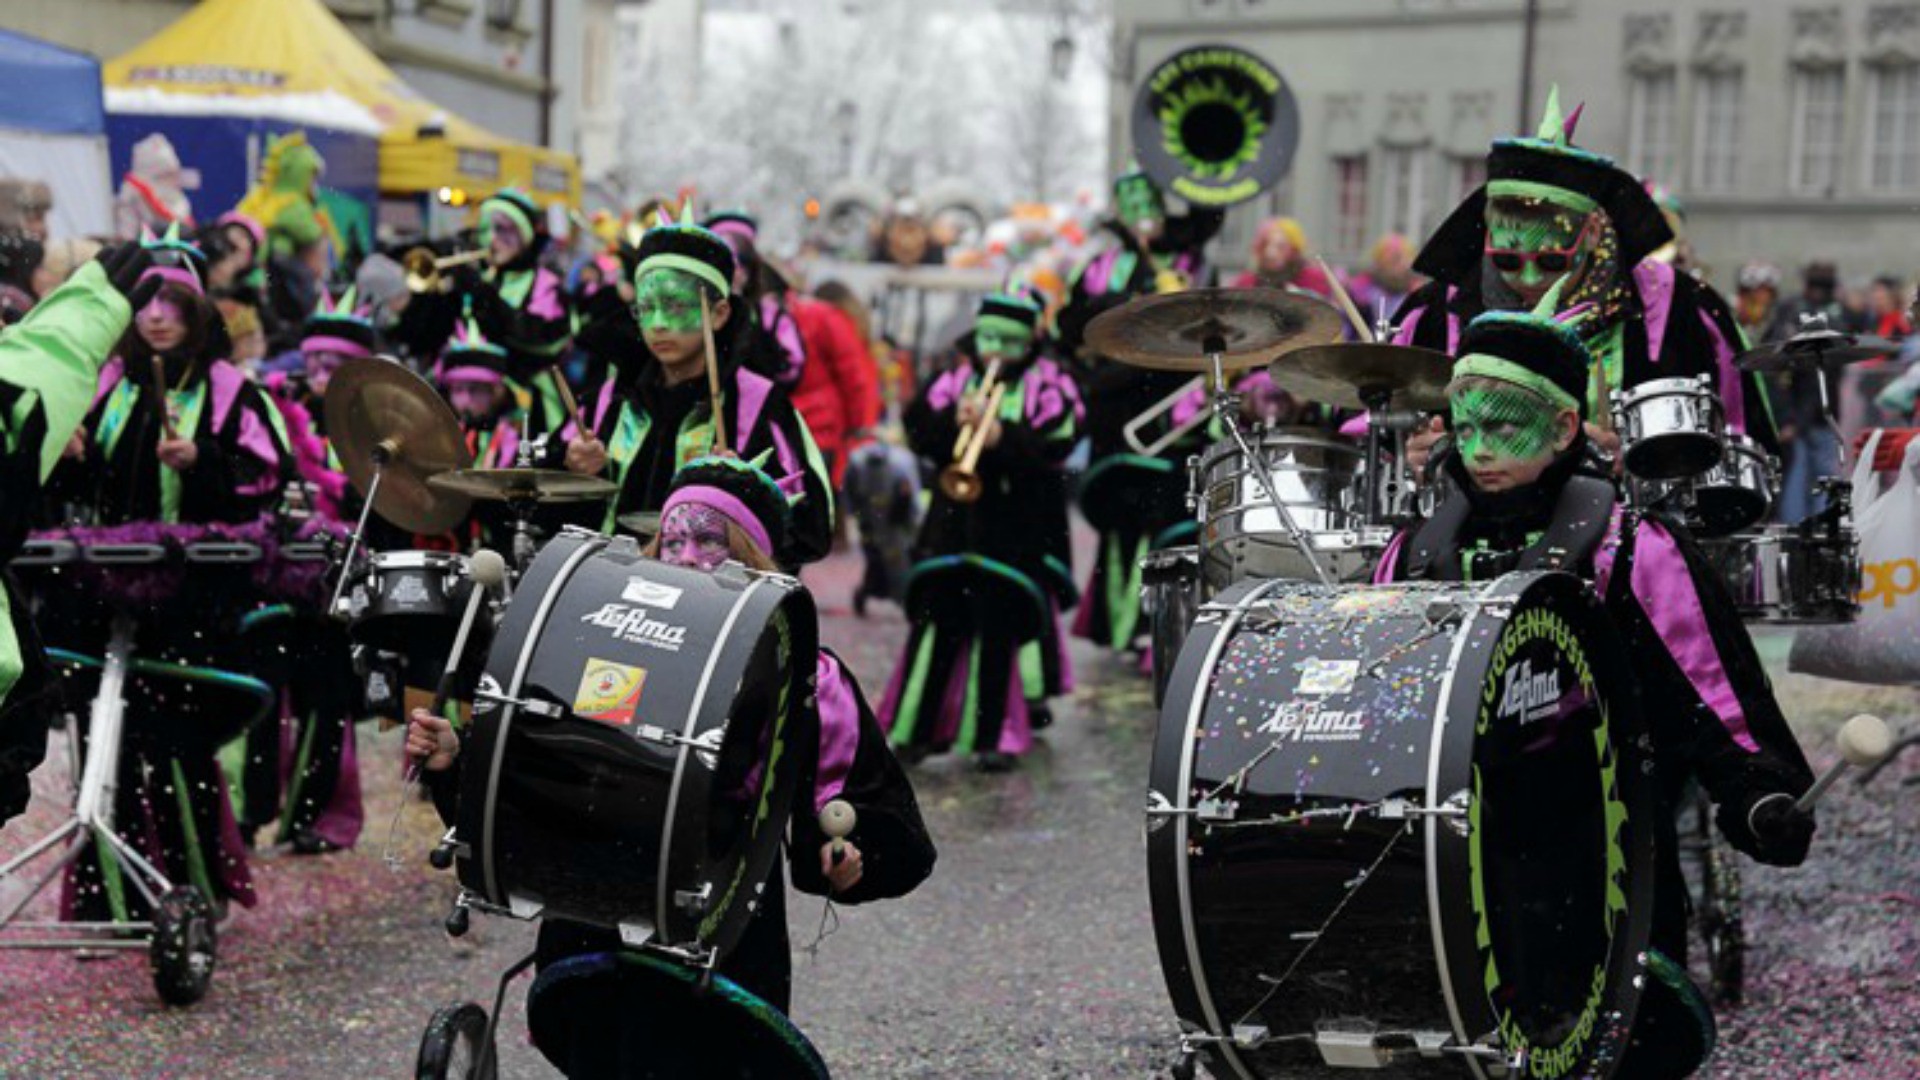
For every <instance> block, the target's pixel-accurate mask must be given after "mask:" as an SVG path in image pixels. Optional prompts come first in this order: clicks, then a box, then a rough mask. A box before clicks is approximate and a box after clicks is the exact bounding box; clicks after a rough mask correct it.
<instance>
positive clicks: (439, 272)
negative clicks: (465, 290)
mask: <svg viewBox="0 0 1920 1080" xmlns="http://www.w3.org/2000/svg"><path fill="white" fill-rule="evenodd" d="M486 257H487V251H486V249H485V248H477V249H475V250H473V251H462V252H459V253H458V254H454V255H435V254H434V253H433V249H432V248H430V247H426V246H425V245H422V246H420V247H417V248H411V249H409V250H408V251H407V253H406V254H405V255H402V256H401V257H400V265H401V266H404V267H406V270H407V291H408V292H411V293H443V292H447V291H449V290H450V289H452V288H453V279H451V278H449V277H447V275H446V271H448V270H451V269H453V268H454V267H456V266H466V265H469V264H471V263H477V262H479V261H480V260H482V259H484V258H486Z"/></svg>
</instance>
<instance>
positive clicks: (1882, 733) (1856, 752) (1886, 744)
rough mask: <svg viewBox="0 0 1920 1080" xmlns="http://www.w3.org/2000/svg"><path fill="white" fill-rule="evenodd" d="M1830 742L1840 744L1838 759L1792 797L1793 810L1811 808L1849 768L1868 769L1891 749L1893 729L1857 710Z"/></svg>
mask: <svg viewBox="0 0 1920 1080" xmlns="http://www.w3.org/2000/svg"><path fill="white" fill-rule="evenodd" d="M1834 741H1835V742H1837V743H1839V744H1840V760H1839V761H1836V762H1834V763H1833V768H1831V769H1828V770H1827V771H1826V772H1824V773H1822V774H1820V779H1818V780H1815V781H1814V782H1813V786H1812V787H1810V788H1808V789H1807V793H1806V794H1805V795H1802V796H1800V797H1799V798H1798V799H1795V800H1794V802H1793V812H1794V813H1796V814H1804V813H1806V812H1807V811H1809V810H1811V809H1813V804H1814V803H1816V802H1819V801H1820V796H1822V795H1825V794H1826V793H1827V789H1828V788H1830V787H1832V786H1833V784H1834V781H1836V780H1838V779H1840V777H1841V775H1842V774H1844V773H1845V772H1846V771H1847V770H1848V769H1849V768H1854V769H1868V768H1872V767H1873V766H1875V765H1878V764H1880V763H1881V762H1882V761H1885V760H1886V759H1887V755H1888V754H1890V753H1892V752H1893V732H1891V731H1889V730H1888V729H1887V722H1886V721H1885V720H1882V719H1880V718H1879V717H1877V716H1873V715H1871V714H1868V713H1861V714H1860V715H1858V716H1856V717H1854V718H1853V719H1851V720H1849V721H1847V722H1846V725H1845V726H1843V727H1842V728H1841V729H1840V734H1839V735H1838V736H1836V737H1835V738H1834Z"/></svg>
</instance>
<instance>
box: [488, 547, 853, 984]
mask: <svg viewBox="0 0 1920 1080" xmlns="http://www.w3.org/2000/svg"><path fill="white" fill-rule="evenodd" d="M817 634H818V629H817V623H816V617H815V614H814V608H813V599H812V597H811V596H810V595H809V594H808V593H807V591H806V590H805V589H804V588H802V587H801V585H800V583H799V582H798V581H795V580H794V579H792V578H788V577H781V576H778V575H773V574H759V573H754V572H751V571H747V570H743V569H740V568H738V567H736V566H728V567H723V568H722V569H721V570H720V571H718V572H716V573H712V574H707V573H701V572H699V571H694V570H687V569H682V568H680V567H675V566H669V565H667V564H665V563H660V562H655V561H653V560H651V559H646V558H643V557H642V556H641V555H640V550H639V546H638V545H637V544H636V543H634V541H633V540H632V539H630V538H624V537H623V538H618V539H609V538H608V537H605V536H602V535H599V534H595V533H586V532H582V531H578V530H571V529H570V530H567V531H565V532H563V533H562V534H561V535H560V536H559V537H558V538H556V539H555V540H553V541H552V542H551V543H549V544H548V545H547V546H546V547H545V548H544V549H543V550H542V551H541V552H540V555H539V557H538V558H537V559H535V560H534V563H533V566H532V567H531V568H530V569H529V570H528V572H527V575H526V576H525V577H524V578H523V579H522V580H521V582H520V584H519V587H518V589H516V590H515V593H514V599H513V603H512V605H511V606H510V607H509V608H508V610H507V614H506V618H505V620H504V621H503V622H502V624H501V626H500V628H499V630H498V632H497V633H496V635H495V637H494V643H493V648H492V651H491V653H490V654H489V656H488V658H487V666H486V670H485V674H484V675H482V677H481V680H480V688H479V690H478V692H477V693H476V694H475V703H474V713H473V727H472V732H471V736H470V738H469V740H468V746H467V748H466V749H465V750H464V751H463V755H462V756H463V757H464V758H465V761H466V764H465V766H464V768H463V770H462V775H461V791H460V819H459V823H458V829H457V830H456V837H457V839H458V843H457V845H456V847H455V851H456V854H457V862H458V870H459V876H460V883H461V884H462V885H464V886H465V887H466V888H467V889H468V890H469V891H470V892H472V893H473V894H475V895H477V896H479V897H480V898H482V899H483V900H485V901H486V902H488V903H490V904H494V905H497V906H499V907H501V908H505V909H508V910H510V911H512V912H513V913H514V914H516V915H519V916H522V917H526V918H532V917H535V916H556V917H560V918H566V919H572V920H576V921H579V922H585V923H590V924H594V925H597V926H603V927H608V928H612V929H617V930H619V931H620V932H621V935H622V938H623V939H624V940H625V941H627V942H628V943H629V944H633V945H647V946H649V947H652V948H655V949H659V950H661V951H664V952H669V953H673V954H675V955H678V956H681V957H682V958H684V959H690V960H695V961H704V960H708V959H711V958H713V957H714V956H716V955H724V954H725V953H726V952H727V951H728V950H729V949H731V948H732V946H733V944H734V943H735V942H736V941H737V940H738V939H739V936H740V932H741V931H742V930H743V929H744V928H745V925H746V920H747V918H748V917H749V916H750V915H751V914H752V911H753V909H754V908H755V907H756V906H757V904H758V902H759V897H760V892H761V890H762V888H763V887H764V886H765V884H766V882H767V878H768V875H769V873H770V872H771V870H772V867H773V864H774V859H775V858H776V857H777V855H778V853H779V845H780V838H781V836H782V834H783V833H784V832H785V830H786V823H787V815H788V812H789V809H790V808H791V807H792V805H793V803H794V799H795V796H796V795H797V793H798V790H799V782H800V778H801V777H802V776H803V775H806V774H807V773H808V772H809V771H810V769H811V763H812V758H813V756H814V755H815V754H817V752H818V751H817V748H818V746H819V736H818V730H817V727H816V725H817V723H818V720H817V718H816V716H817V714H816V713H815V711H814V707H813V701H812V697H811V695H812V693H813V679H814V669H815V664H816V657H817V655H818V650H819V644H818V641H817Z"/></svg>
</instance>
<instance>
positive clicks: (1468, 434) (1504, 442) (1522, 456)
mask: <svg viewBox="0 0 1920 1080" xmlns="http://www.w3.org/2000/svg"><path fill="white" fill-rule="evenodd" d="M1447 405H1448V410H1449V412H1450V413H1451V414H1452V417H1453V440H1454V445H1455V446H1457V447H1458V448H1459V452H1460V460H1461V462H1462V463H1463V464H1465V465H1466V467H1467V470H1468V472H1470V473H1472V474H1473V476H1474V479H1475V481H1476V482H1478V483H1480V486H1481V487H1483V488H1487V489H1489V490H1497V489H1499V488H1502V487H1508V486H1513V485H1515V484H1524V483H1531V482H1532V481H1533V480H1534V479H1535V478H1537V477H1538V476H1539V475H1540V473H1541V471H1542V470H1544V469H1545V468H1546V466H1547V465H1548V463H1550V462H1551V461H1552V460H1553V457H1554V454H1555V453H1556V452H1557V448H1556V447H1555V446H1554V436H1555V434H1556V433H1557V429H1558V426H1559V425H1558V424H1557V422H1556V421H1557V418H1558V416H1559V412H1560V411H1559V410H1557V409H1555V408H1554V406H1553V405H1552V404H1551V403H1550V402H1548V401H1547V400H1545V399H1544V398H1542V397H1540V395H1538V394H1535V393H1533V392H1531V391H1528V390H1522V389H1520V388H1519V387H1517V386H1515V387H1508V386H1502V385H1500V384H1497V383H1486V382H1480V383H1477V384H1476V385H1473V386H1469V387H1465V388H1462V389H1460V390H1458V391H1456V392H1455V393H1454V394H1453V395H1452V396H1451V397H1450V398H1448V400H1447Z"/></svg>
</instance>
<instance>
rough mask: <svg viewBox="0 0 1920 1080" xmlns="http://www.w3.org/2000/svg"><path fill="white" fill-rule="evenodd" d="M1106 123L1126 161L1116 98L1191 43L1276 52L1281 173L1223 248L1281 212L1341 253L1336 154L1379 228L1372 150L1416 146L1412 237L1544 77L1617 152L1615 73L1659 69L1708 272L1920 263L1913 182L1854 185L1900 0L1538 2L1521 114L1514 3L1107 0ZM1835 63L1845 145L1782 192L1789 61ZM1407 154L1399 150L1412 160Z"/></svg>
mask: <svg viewBox="0 0 1920 1080" xmlns="http://www.w3.org/2000/svg"><path fill="white" fill-rule="evenodd" d="M1115 7H1116V30H1115V32H1116V35H1117V37H1116V42H1115V45H1116V50H1115V51H1116V57H1117V58H1118V63H1117V64H1116V66H1115V78H1114V95H1113V102H1112V114H1111V118H1110V123H1111V130H1112V132H1113V139H1112V145H1113V147H1114V154H1113V164H1114V166H1115V167H1116V168H1119V167H1121V166H1123V165H1124V163H1125V162H1126V161H1127V159H1128V158H1129V157H1130V156H1131V146H1132V143H1131V139H1130V136H1129V134H1128V132H1127V131H1126V110H1127V108H1128V106H1129V105H1130V103H1131V101H1132V98H1133V94H1134V89H1135V83H1136V81H1137V80H1138V79H1139V78H1141V77H1143V76H1144V74H1145V72H1146V71H1148V70H1149V69H1150V68H1151V66H1152V65H1153V64H1154V63H1155V62H1156V61H1158V60H1160V59H1162V58H1164V57H1165V56H1167V55H1169V54H1171V53H1173V52H1175V51H1177V50H1178V49H1180V48H1183V47H1186V46H1188V45H1192V44H1200V43H1205V42H1214V41H1224V42H1227V43H1230V44H1237V45H1240V46H1242V47H1244V48H1248V49H1250V50H1252V51H1253V52H1256V53H1259V54H1260V55H1262V56H1264V57H1266V58H1267V59H1268V60H1269V61H1270V62H1272V63H1274V64H1275V65H1276V66H1277V67H1278V68H1279V69H1280V71H1281V73H1282V74H1283V75H1284V76H1285V77H1286V78H1287V80H1288V82H1289V83H1290V84H1291V86H1292V88H1293V91H1294V93H1295V95H1296V96H1297V97H1298V98H1299V101H1300V108H1301V120H1302V125H1301V126H1302V131H1301V138H1300V147H1299V151H1298V154H1297V156H1296V158H1295V164H1294V168H1293V170H1292V173H1291V175H1290V177H1289V178H1288V180H1287V181H1286V182H1285V183H1283V184H1282V185H1281V186H1280V187H1279V188H1278V189H1277V190H1276V191H1275V192H1272V193H1270V194H1269V195H1268V196H1266V197H1265V198H1263V199H1261V200H1256V201H1255V202H1254V203H1252V204H1249V205H1248V206H1247V207H1245V208H1242V209H1240V210H1237V211H1236V212H1235V213H1234V214H1232V215H1231V216H1230V219H1229V228H1228V232H1227V234H1226V236H1225V238H1224V241H1223V246H1222V256H1223V261H1238V260H1241V259H1243V258H1244V246H1245V241H1246V239H1247V235H1248V232H1249V230H1250V227H1251V225H1252V223H1253V222H1254V221H1255V220H1256V219H1257V218H1258V217H1259V216H1262V215H1264V214H1267V213H1288V214H1292V215H1293V216H1295V217H1298V218H1299V219H1300V221H1301V223H1302V225H1303V227H1304V228H1305V230H1306V232H1307V235H1308V238H1309V240H1310V241H1312V242H1313V243H1314V244H1315V245H1316V246H1317V247H1319V248H1320V249H1321V250H1323V251H1326V252H1327V253H1328V254H1329V255H1330V256H1332V257H1335V258H1338V259H1344V260H1349V261H1352V260H1357V259H1359V258H1361V257H1362V256H1363V251H1362V250H1361V247H1360V246H1356V245H1354V244H1352V243H1351V242H1346V240H1347V239H1350V238H1342V237H1340V236H1339V235H1338V230H1337V229H1336V213H1335V211H1336V209H1337V208H1336V206H1335V201H1336V188H1335V185H1334V164H1333V159H1334V158H1335V156H1336V155H1344V156H1349V157H1357V156H1359V155H1363V154H1364V155H1365V156H1366V158H1367V161H1368V177H1367V181H1368V188H1367V204H1368V205H1367V211H1368V221H1367V228H1366V230H1365V235H1366V236H1369V237H1371V236H1376V235H1378V234H1379V233H1380V232H1382V231H1384V230H1385V228H1386V227H1387V224H1388V222H1387V221H1386V220H1385V215H1386V213H1387V202H1388V198H1387V196H1388V191H1387V187H1388V181H1389V178H1388V176H1387V175H1386V171H1387V170H1386V167H1385V166H1386V164H1387V158H1388V157H1389V156H1390V155H1394V154H1399V155H1402V157H1401V160H1409V159H1417V160H1419V161H1420V162H1421V168H1422V170H1423V172H1422V175H1421V178H1420V187H1421V189H1422V192H1423V207H1424V209H1423V212H1422V213H1421V214H1420V215H1419V217H1420V224H1421V228H1420V230H1418V231H1421V232H1422V233H1424V231H1425V230H1427V229H1431V228H1432V227H1433V226H1434V225H1436V224H1437V223H1438V221H1439V220H1440V217H1441V216H1442V215H1444V213H1445V212H1446V211H1447V210H1448V209H1450V208H1451V207H1452V206H1453V205H1454V203H1455V202H1457V201H1458V198H1459V196H1460V194H1461V193H1462V192H1461V190H1460V189H1461V186H1462V184H1463V183H1465V182H1466V181H1467V180H1470V179H1471V176H1470V174H1459V173H1456V171H1455V170H1456V168H1457V167H1459V166H1462V165H1464V164H1465V162H1466V161H1467V160H1470V159H1471V158H1472V157H1473V156H1474V155H1476V154H1484V152H1485V149H1486V146H1487V144H1488V142H1489V141H1491V140H1492V139H1493V138H1495V137H1498V136H1504V135H1509V134H1514V133H1517V132H1522V131H1525V132H1530V131H1531V129H1532V127H1533V126H1534V123H1535V121H1536V119H1537V116H1538V113H1539V106H1540V103H1541V102H1543V101H1544V99H1545V96H1546V88H1547V87H1548V85H1550V84H1552V83H1554V82H1558V83H1559V85H1560V86H1561V93H1562V100H1563V102H1564V103H1565V105H1566V107H1567V108H1569V109H1570V108H1572V107H1573V106H1574V105H1575V104H1576V103H1578V102H1582V101H1584V102H1586V103H1587V108H1586V111H1585V113H1584V115H1583V117H1582V119H1581V121H1580V126H1579V130H1578V134H1577V141H1578V142H1579V143H1581V144H1582V145H1584V146H1587V147H1589V148H1591V149H1594V150H1597V151H1600V152H1603V153H1607V154H1611V155H1613V156H1615V157H1616V158H1619V159H1621V160H1622V161H1623V162H1628V161H1629V158H1630V156H1631V153H1630V152H1631V151H1632V149H1633V147H1632V145H1631V143H1632V140H1631V137H1630V130H1629V129H1630V112H1631V106H1632V104H1633V100H1632V99H1633V97H1634V94H1635V89H1634V87H1633V85H1632V80H1633V79H1634V78H1635V77H1636V76H1639V75H1642V74H1644V73H1647V72H1659V71H1669V72H1671V74H1672V77H1673V83H1672V86H1673V102H1674V107H1673V118H1674V122H1675V140H1676V145H1677V146H1678V147H1679V148H1681V153H1680V154H1679V155H1678V156H1679V159H1680V160H1679V162H1678V166H1677V167H1676V168H1674V169H1672V170H1668V171H1669V175H1665V176H1661V177H1658V178H1657V179H1659V180H1660V181H1661V183H1662V184H1663V185H1665V186H1667V187H1669V188H1670V189H1672V190H1673V191H1674V192H1675V194H1677V195H1678V196H1679V197H1680V198H1681V199H1682V200H1683V202H1684V203H1685V205H1686V207H1687V210H1688V214H1689V217H1688V229H1689V233H1690V235H1691V236H1692V238H1693V240H1694V242H1695V246H1696V247H1697V248H1698V250H1699V252H1700V254H1701V257H1702V258H1703V259H1704V261H1705V262H1706V263H1707V264H1708V266H1709V269H1710V271H1711V272H1713V273H1714V274H1715V275H1716V276H1717V277H1718V278H1719V279H1720V280H1726V279H1730V278H1731V276H1732V274H1733V272H1734V270H1735V268H1736V267H1737V264H1738V263H1739V262H1741V261H1744V260H1745V259H1748V258H1765V259H1769V260H1772V261H1774V262H1776V263H1779V264H1781V265H1783V266H1793V265H1798V264H1799V263H1801V262H1804V261H1806V260H1807V259H1808V258H1809V257H1812V256H1814V255H1816V254H1817V255H1825V256H1830V257H1833V258H1836V259H1838V260H1839V261H1840V263H1841V270H1842V273H1843V274H1844V275H1846V276H1848V277H1849V278H1854V277H1862V276H1866V275H1869V274H1872V273H1876V272H1880V271H1884V270H1894V271H1897V272H1900V273H1902V274H1905V275H1911V274H1913V273H1914V272H1915V271H1916V270H1920V253H1917V252H1916V250H1915V248H1916V245H1915V243H1914V238H1915V237H1916V236H1920V190H1911V191H1901V192H1869V191H1868V190H1867V189H1866V185H1865V174H1866V161H1867V155H1868V153H1869V151H1870V148H1871V147H1870V142H1871V140H1870V138H1869V124H1870V113H1871V108H1870V101H1869V97H1870V94H1869V91H1868V87H1867V83H1868V78H1867V73H1868V71H1869V70H1870V69H1869V64H1870V62H1874V63H1885V62H1901V61H1904V60H1905V59H1907V58H1909V57H1910V58H1911V59H1912V60H1914V61H1916V62H1920V3H1916V2H1914V0H1844V2H1836V0H1748V2H1745V3H1734V2H1732V0H1578V2H1577V3H1576V2H1574V0H1540V3H1539V7H1538V12H1539V15H1538V19H1539V21H1538V27H1537V32H1536V54H1535V59H1534V64H1533V72H1534V78H1533V88H1534V89H1533V98H1534V101H1533V103H1532V104H1531V105H1530V106H1529V108H1528V109H1527V110H1526V113H1527V119H1526V122H1525V124H1524V126H1522V124H1521V116H1522V110H1521V108H1520V83H1521V69H1522V65H1521V55H1522V48H1523V41H1524V22H1525V17H1524V16H1525V4H1524V3H1523V2H1522V0H1116V4H1115ZM1826 65H1832V66H1833V67H1835V68H1837V69H1838V70H1841V71H1842V72H1843V73H1844V103H1843V109H1844V125H1845V133H1844V138H1843V140H1842V142H1843V146H1842V149H1841V152H1840V155H1839V166H1840V167H1839V176H1838V180H1837V183H1835V184H1834V185H1833V186H1832V187H1831V188H1828V189H1821V190H1795V189H1794V187H1793V186H1792V184H1791V183H1790V180H1791V175H1790V166H1789V162H1790V160H1791V158H1792V155H1793V153H1794V152H1795V150H1796V148H1797V146H1798V143H1797V142H1796V139H1795V130H1794V129H1795V124H1794V118H1795V115H1796V114H1795V110H1794V104H1795V94H1794V75H1795V72H1796V71H1797V70H1800V69H1801V68H1804V67H1808V66H1813V67H1822V66H1826ZM1731 70H1738V71H1739V72H1740V73H1741V76H1742V78H1741V93H1740V95H1739V97H1738V103H1737V106H1736V111H1737V112H1738V113H1739V114H1740V117H1741V120H1740V135H1739V138H1738V140H1736V146H1735V149H1734V151H1733V154H1734V162H1735V164H1734V168H1733V170H1732V180H1731V183H1730V184H1728V185H1727V186H1726V188H1725V189H1724V190H1718V191H1713V190H1706V189H1705V185H1704V178H1703V177H1702V176H1701V175H1700V172H1701V170H1700V169H1699V167H1698V165H1699V163H1698V162H1697V161H1696V160H1694V155H1692V154H1690V153H1688V152H1686V151H1688V150H1689V149H1691V148H1695V147H1697V146H1698V145H1699V143H1700V139H1701V138H1702V137H1703V135H1704V131H1703V128H1702V124H1701V123H1700V117H1699V109H1700V107H1701V103H1700V95H1701V94H1702V93H1703V87H1704V85H1705V81H1706V80H1705V77H1704V76H1705V75H1707V74H1710V73H1712V72H1725V71H1731ZM1406 155H1410V158H1409V157H1408V156H1406Z"/></svg>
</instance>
